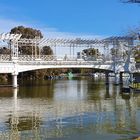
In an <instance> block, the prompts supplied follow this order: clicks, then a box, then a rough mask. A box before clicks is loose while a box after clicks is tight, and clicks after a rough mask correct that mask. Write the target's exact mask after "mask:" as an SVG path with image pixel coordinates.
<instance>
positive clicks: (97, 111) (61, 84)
mask: <svg viewBox="0 0 140 140" xmlns="http://www.w3.org/2000/svg"><path fill="white" fill-rule="evenodd" d="M43 84H44V85H43V86H42V85H40V86H37V85H36V83H35V85H34V84H32V86H22V87H20V88H19V89H8V90H7V89H1V90H0V95H1V97H0V103H1V106H0V112H1V114H0V139H1V140H7V139H10V140H14V139H16V140H22V139H23V140H26V139H47V138H53V139H58V138H61V139H62V138H63V139H75V140H76V139H77V138H80V139H88V140H89V139H93V138H95V139H120V138H121V139H123V138H124V139H127V138H131V137H133V136H137V135H138V134H139V131H140V128H139V125H140V120H139V117H140V111H139V110H140V96H139V95H138V94H137V95H136V94H134V95H133V94H132V95H131V94H130V95H124V94H122V93H120V87H119V86H114V85H112V84H110V85H109V87H108V86H106V85H105V84H104V82H103V81H100V80H99V81H97V80H96V81H94V80H91V79H83V80H60V81H43ZM51 88H52V89H51ZM5 91H6V92H7V93H6V94H5V93H4V92H5ZM5 95H6V96H5ZM128 97H129V98H128ZM128 134H129V135H128ZM80 136H81V137H80Z"/></svg>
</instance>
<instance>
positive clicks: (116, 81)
mask: <svg viewBox="0 0 140 140" xmlns="http://www.w3.org/2000/svg"><path fill="white" fill-rule="evenodd" d="M114 84H115V85H119V84H120V76H119V73H115V83H114Z"/></svg>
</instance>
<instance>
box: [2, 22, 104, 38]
mask: <svg viewBox="0 0 140 140" xmlns="http://www.w3.org/2000/svg"><path fill="white" fill-rule="evenodd" d="M21 25H22V26H25V27H31V28H36V29H39V30H41V32H42V33H43V35H44V37H46V38H83V39H93V38H103V36H99V35H91V34H89V35H87V34H83V33H69V32H61V31H59V30H58V29H57V28H53V27H49V26H46V27H41V25H40V26H38V25H35V24H33V23H26V22H22V21H15V20H11V19H0V33H3V32H6V33H7V32H10V30H11V29H12V28H14V27H16V26H21Z"/></svg>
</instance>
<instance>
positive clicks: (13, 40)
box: [0, 33, 134, 57]
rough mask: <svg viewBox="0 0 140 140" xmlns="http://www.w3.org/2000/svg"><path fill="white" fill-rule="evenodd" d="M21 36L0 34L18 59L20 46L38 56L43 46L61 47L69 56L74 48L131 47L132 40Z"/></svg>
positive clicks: (125, 37) (124, 38)
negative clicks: (30, 37) (30, 49)
mask: <svg viewBox="0 0 140 140" xmlns="http://www.w3.org/2000/svg"><path fill="white" fill-rule="evenodd" d="M21 36H22V35H21V34H10V33H2V34H0V40H2V41H4V42H7V44H8V45H9V46H10V48H11V50H12V51H11V55H12V56H14V57H18V53H19V50H18V48H19V47H20V46H26V45H28V46H31V47H32V55H35V56H37V55H40V52H41V48H42V47H43V46H50V47H55V50H56V47H57V46H63V47H69V48H70V54H71V53H72V52H73V54H74V48H76V47H84V48H85V47H86V48H94V47H98V48H101V47H102V48H108V46H109V45H112V46H117V45H118V44H119V43H124V44H126V45H132V44H133V40H134V38H132V37H128V36H122V37H121V36H119V37H109V38H105V39H95V38H94V39H82V38H38V37H36V38H34V39H25V38H21ZM37 49H39V51H37Z"/></svg>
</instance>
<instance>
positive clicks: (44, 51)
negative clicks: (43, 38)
mask: <svg viewBox="0 0 140 140" xmlns="http://www.w3.org/2000/svg"><path fill="white" fill-rule="evenodd" d="M41 54H43V55H53V50H52V49H51V48H50V46H44V47H43V48H42V50H41Z"/></svg>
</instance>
